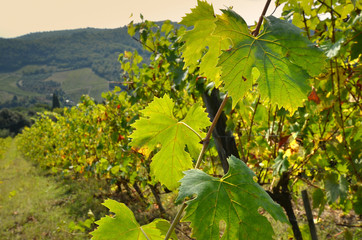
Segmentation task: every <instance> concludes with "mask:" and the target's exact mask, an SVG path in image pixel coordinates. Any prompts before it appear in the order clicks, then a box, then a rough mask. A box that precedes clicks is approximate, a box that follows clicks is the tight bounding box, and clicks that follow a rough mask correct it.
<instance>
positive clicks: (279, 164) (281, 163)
mask: <svg viewBox="0 0 362 240" xmlns="http://www.w3.org/2000/svg"><path fill="white" fill-rule="evenodd" d="M288 168H289V161H288V156H285V157H284V158H283V153H281V152H279V155H278V156H277V158H276V159H275V164H274V165H273V176H277V175H282V173H283V172H285V171H287V170H288Z"/></svg>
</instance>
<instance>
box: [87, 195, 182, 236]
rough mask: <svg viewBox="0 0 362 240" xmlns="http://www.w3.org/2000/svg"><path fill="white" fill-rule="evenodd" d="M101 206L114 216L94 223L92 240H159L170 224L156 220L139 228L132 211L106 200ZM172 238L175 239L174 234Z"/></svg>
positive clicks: (162, 220) (122, 205)
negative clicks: (95, 226)
mask: <svg viewBox="0 0 362 240" xmlns="http://www.w3.org/2000/svg"><path fill="white" fill-rule="evenodd" d="M103 205H104V206H106V207H107V208H108V209H109V210H110V211H111V212H113V213H115V216H113V217H111V216H106V217H104V218H102V219H101V220H99V221H97V222H96V224H98V225H99V226H98V228H97V229H96V230H95V231H93V232H92V233H91V234H92V235H93V238H92V239H94V240H108V239H109V240H116V239H119V240H147V239H149V240H151V239H152V240H157V239H160V240H161V239H164V238H165V236H166V233H167V231H168V228H169V227H170V223H169V222H167V221H166V220H164V219H156V220H154V221H153V222H151V223H149V224H147V225H143V226H140V225H139V224H138V222H137V220H136V219H135V217H134V215H133V213H132V211H131V210H130V209H128V208H127V206H126V205H124V204H123V203H119V202H117V201H115V200H111V199H107V200H106V201H105V202H104V203H103ZM146 236H147V238H146ZM172 238H173V239H177V237H176V234H175V233H173V234H172Z"/></svg>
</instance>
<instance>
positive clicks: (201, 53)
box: [180, 0, 231, 87]
mask: <svg viewBox="0 0 362 240" xmlns="http://www.w3.org/2000/svg"><path fill="white" fill-rule="evenodd" d="M197 2H198V5H197V7H196V8H194V9H192V10H191V13H189V14H186V16H185V17H183V18H182V21H181V22H180V24H183V25H185V26H187V27H191V26H194V28H193V29H192V30H190V31H187V32H186V33H185V34H184V35H183V36H182V41H185V42H187V44H185V45H184V46H183V47H182V49H181V51H182V56H183V58H184V62H185V66H184V67H185V68H186V67H189V68H190V70H191V71H194V70H195V69H196V67H200V70H199V72H200V74H202V75H203V76H205V77H206V78H208V79H209V80H210V81H214V82H215V86H216V87H218V86H219V85H220V83H221V81H220V76H221V67H217V63H218V57H219V56H220V54H221V53H222V50H226V49H228V48H229V46H230V44H231V42H230V40H229V39H228V38H227V37H223V36H216V35H213V34H212V33H213V31H214V30H215V28H216V25H215V22H216V19H217V18H216V16H215V14H214V9H213V7H212V5H210V4H208V3H207V2H204V1H200V0H198V1H197ZM208 46H212V47H210V48H209V47H208ZM205 52H206V53H205ZM200 59H201V63H200V64H199V60H200Z"/></svg>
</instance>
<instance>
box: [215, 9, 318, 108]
mask: <svg viewBox="0 0 362 240" xmlns="http://www.w3.org/2000/svg"><path fill="white" fill-rule="evenodd" d="M222 11H223V14H222V15H221V16H220V17H219V18H218V20H217V22H216V25H217V27H216V29H215V31H214V34H215V35H221V36H225V37H229V38H230V39H231V40H232V42H233V47H232V48H231V49H229V50H227V51H224V52H223V53H222V55H221V56H220V59H219V66H221V67H222V77H221V79H222V80H223V81H224V84H225V89H226V90H227V91H228V93H229V95H230V96H231V97H232V98H233V106H235V105H236V103H237V102H238V101H239V100H240V99H242V98H243V96H244V95H245V94H246V92H247V91H248V90H249V89H251V87H252V85H253V74H252V72H253V69H254V68H256V69H258V71H259V73H260V77H259V79H258V80H257V83H258V89H259V92H260V94H261V96H262V98H266V99H268V100H269V101H270V102H271V103H273V104H279V106H283V107H284V108H285V109H287V110H289V111H290V112H294V111H295V110H296V109H297V108H298V107H299V106H302V104H303V100H304V99H306V98H307V93H308V91H310V87H309V86H308V84H307V80H308V78H310V77H311V76H314V75H317V74H319V73H320V71H321V69H323V66H324V65H325V57H324V55H323V52H322V51H321V50H319V49H318V48H317V47H316V46H314V45H313V44H312V43H311V42H310V41H309V40H308V39H307V38H306V37H304V36H302V35H301V31H302V30H301V29H299V28H298V27H296V26H294V25H293V24H291V23H288V22H287V21H284V20H280V19H278V18H275V17H273V16H269V17H266V18H265V24H264V29H263V31H262V32H261V33H260V34H259V35H258V36H256V37H254V36H253V35H251V34H250V33H249V30H248V28H247V26H246V23H245V21H244V20H243V18H242V17H241V16H239V15H238V14H237V13H235V12H234V11H232V10H231V9H227V10H222Z"/></svg>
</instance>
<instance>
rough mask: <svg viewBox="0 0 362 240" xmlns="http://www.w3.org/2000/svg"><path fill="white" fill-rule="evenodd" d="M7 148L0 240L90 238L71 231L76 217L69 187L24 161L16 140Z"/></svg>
mask: <svg viewBox="0 0 362 240" xmlns="http://www.w3.org/2000/svg"><path fill="white" fill-rule="evenodd" d="M7 145H8V147H7V148H6V149H5V151H4V153H3V154H2V157H1V156H0V239H57V240H58V239H89V237H88V235H87V234H86V233H77V234H75V233H70V232H69V228H68V225H69V223H70V222H72V221H75V218H76V216H75V215H73V216H72V209H70V208H69V205H70V204H69V202H72V204H73V205H74V199H73V200H72V201H71V199H72V196H71V195H69V186H67V185H64V184H63V182H62V181H59V180H57V179H56V178H55V177H53V176H46V174H45V173H44V171H42V170H40V169H38V168H36V167H34V166H33V165H32V164H31V163H30V162H28V161H26V160H25V159H24V158H22V157H21V156H20V154H19V153H18V151H17V150H16V142H15V140H11V139H8V140H7ZM3 147H4V146H3ZM0 154H1V153H0Z"/></svg>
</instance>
